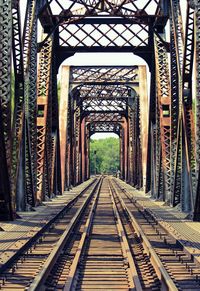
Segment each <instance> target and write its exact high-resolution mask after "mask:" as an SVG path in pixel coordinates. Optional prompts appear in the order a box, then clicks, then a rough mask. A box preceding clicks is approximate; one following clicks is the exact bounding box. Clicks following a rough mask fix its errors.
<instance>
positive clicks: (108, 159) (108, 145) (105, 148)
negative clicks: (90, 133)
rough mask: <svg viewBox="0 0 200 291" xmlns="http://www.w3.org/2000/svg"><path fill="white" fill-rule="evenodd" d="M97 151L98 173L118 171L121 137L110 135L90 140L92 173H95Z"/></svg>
mask: <svg viewBox="0 0 200 291" xmlns="http://www.w3.org/2000/svg"><path fill="white" fill-rule="evenodd" d="M95 151H96V173H97V174H101V173H116V171H117V170H118V169H119V139H118V138H114V137H109V138H105V139H97V140H92V139H91V140H90V172H91V174H95Z"/></svg>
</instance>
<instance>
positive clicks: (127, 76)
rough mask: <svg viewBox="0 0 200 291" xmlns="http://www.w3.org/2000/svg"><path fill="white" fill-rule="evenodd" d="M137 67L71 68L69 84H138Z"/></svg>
mask: <svg viewBox="0 0 200 291" xmlns="http://www.w3.org/2000/svg"><path fill="white" fill-rule="evenodd" d="M138 81H139V80H138V66H133V67H127V66H126V67H95V66H92V67H71V74H70V82H72V83H73V84H75V85H76V84H81V83H84V84H85V85H86V84H91V83H106V84H108V83H109V84H111V83H115V84H123V83H126V84H132V83H134V82H138Z"/></svg>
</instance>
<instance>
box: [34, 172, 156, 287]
mask: <svg viewBox="0 0 200 291" xmlns="http://www.w3.org/2000/svg"><path fill="white" fill-rule="evenodd" d="M133 237H134V238H135V233H134V230H133V229H132V226H131V224H130V222H129V219H128V217H127V216H126V215H125V213H122V208H119V201H118V200H117V197H116V193H115V191H114V187H113V185H112V184H111V183H110V180H109V178H105V179H103V181H102V185H99V187H98V189H97V191H96V193H95V195H94V198H93V200H92V201H91V204H90V206H89V207H88V208H87V211H86V212H85V215H84V216H83V217H82V220H81V221H79V223H78V224H77V226H76V228H75V230H74V232H73V235H71V240H70V241H68V242H67V243H66V244H65V245H64V246H63V249H62V251H61V254H60V256H59V257H58V258H57V260H54V259H53V260H52V261H49V262H47V264H46V266H44V269H45V270H46V271H44V272H43V274H39V275H38V276H37V277H36V278H35V280H34V281H33V282H32V284H31V286H30V288H29V290H31V291H33V290H47V291H52V290H137V291H142V290H155V291H156V290H161V289H160V286H161V284H160V280H159V279H158V276H157V275H156V272H155V270H154V268H153V266H152V264H151V262H150V260H149V258H148V256H147V255H146V254H144V255H143V256H142V255H141V251H140V250H139V246H138V241H137V239H136V238H135V244H134V246H135V252H134V254H133ZM133 255H134V256H135V258H136V257H137V259H138V263H137V264H135V258H134V256H133ZM141 260H144V261H143V262H142V261H141ZM139 261H141V262H139ZM139 272H140V274H139Z"/></svg>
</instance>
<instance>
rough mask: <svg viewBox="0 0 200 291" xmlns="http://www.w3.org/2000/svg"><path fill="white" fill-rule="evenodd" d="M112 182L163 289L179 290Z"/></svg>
mask: <svg viewBox="0 0 200 291" xmlns="http://www.w3.org/2000/svg"><path fill="white" fill-rule="evenodd" d="M111 184H112V186H113V188H114V190H115V193H116V195H117V197H118V199H119V201H120V203H121V206H122V207H123V209H124V210H125V212H126V213H127V215H128V217H129V219H130V222H131V224H132V226H133V228H134V229H135V231H136V233H137V235H138V236H139V238H140V240H141V242H142V245H143V247H144V250H145V251H146V253H147V254H148V256H149V258H150V261H151V263H152V265H153V267H154V269H155V271H156V274H157V276H158V278H159V279H160V282H161V290H170V291H176V290H177V291H178V288H177V287H176V285H175V284H174V282H173V280H172V279H171V277H170V276H169V274H168V272H167V271H166V269H165V267H164V265H163V263H162V262H161V260H160V258H159V257H158V255H157V254H156V252H155V250H154V248H153V246H152V245H151V243H150V242H149V240H148V238H147V237H146V235H145V233H144V231H143V230H142V228H141V227H140V225H139V224H138V222H137V220H136V219H135V218H134V216H133V215H132V213H131V212H130V210H129V209H128V207H127V206H126V204H125V202H124V201H123V199H122V198H121V196H120V194H119V192H118V190H117V188H116V187H115V186H114V184H113V182H112V181H111ZM117 185H118V184H117ZM118 186H119V185H118ZM119 187H120V186H119ZM129 199H130V197H129Z"/></svg>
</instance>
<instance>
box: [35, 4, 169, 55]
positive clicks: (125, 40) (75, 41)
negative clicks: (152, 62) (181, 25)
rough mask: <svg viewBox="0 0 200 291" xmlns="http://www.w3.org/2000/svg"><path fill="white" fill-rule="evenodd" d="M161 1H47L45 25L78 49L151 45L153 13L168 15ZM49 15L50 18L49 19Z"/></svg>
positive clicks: (43, 11)
mask: <svg viewBox="0 0 200 291" xmlns="http://www.w3.org/2000/svg"><path fill="white" fill-rule="evenodd" d="M165 14H166V12H165V8H164V6H163V4H162V1H157V0H150V1H110V0H109V1H105V0H99V1H65V0H53V1H48V5H46V6H44V8H43V9H41V12H40V14H39V15H40V20H41V23H43V24H44V26H46V27H47V29H48V30H49V27H50V28H51V32H50V33H52V31H54V30H55V29H56V30H57V31H58V35H59V37H58V39H59V45H60V47H62V48H65V49H68V50H71V49H76V50H77V51H83V50H84V49H85V48H87V50H95V49H96V50H98V49H100V50H101V49H102V48H104V50H105V49H107V50H108V51H109V50H112V49H113V48H115V49H117V50H122V49H123V50H125V51H126V50H127V51H131V50H132V49H133V48H135V49H138V48H144V47H147V46H149V35H150V26H152V21H151V19H152V16H153V17H154V16H155V15H156V16H159V17H161V18H164V17H165V16H166V15H165ZM47 15H48V16H49V19H48V20H47Z"/></svg>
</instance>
